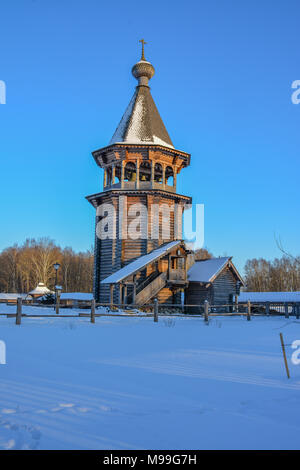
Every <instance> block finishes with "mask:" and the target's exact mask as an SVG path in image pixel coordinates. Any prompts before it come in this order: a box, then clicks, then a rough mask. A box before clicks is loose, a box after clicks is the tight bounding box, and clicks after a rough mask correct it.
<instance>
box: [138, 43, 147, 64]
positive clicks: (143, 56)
mask: <svg viewBox="0 0 300 470" xmlns="http://www.w3.org/2000/svg"><path fill="white" fill-rule="evenodd" d="M139 42H141V43H142V57H141V60H146V59H145V55H144V46H145V44H147V43H146V41H145V39H140V40H139Z"/></svg>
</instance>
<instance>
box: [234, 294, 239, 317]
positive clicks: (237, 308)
mask: <svg viewBox="0 0 300 470" xmlns="http://www.w3.org/2000/svg"><path fill="white" fill-rule="evenodd" d="M235 312H236V313H239V296H238V295H236V296H235Z"/></svg>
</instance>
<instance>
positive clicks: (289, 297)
mask: <svg viewBox="0 0 300 470" xmlns="http://www.w3.org/2000/svg"><path fill="white" fill-rule="evenodd" d="M248 300H250V302H300V292H241V293H240V295H239V302H247V301H248Z"/></svg>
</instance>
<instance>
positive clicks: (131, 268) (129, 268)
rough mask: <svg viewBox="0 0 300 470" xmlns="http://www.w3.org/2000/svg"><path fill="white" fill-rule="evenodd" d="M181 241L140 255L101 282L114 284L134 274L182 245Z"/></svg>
mask: <svg viewBox="0 0 300 470" xmlns="http://www.w3.org/2000/svg"><path fill="white" fill-rule="evenodd" d="M181 243H182V241H181V240H175V241H172V242H170V243H167V244H165V245H162V246H160V247H159V248H157V249H156V250H153V251H151V253H148V254H147V255H143V256H140V257H139V258H138V259H136V260H135V261H132V263H129V264H127V265H126V266H124V268H121V269H119V270H118V271H117V272H115V273H113V274H111V275H110V276H108V277H107V278H105V279H103V281H101V283H102V284H114V283H117V282H120V281H122V280H123V279H125V278H126V277H128V276H131V275H132V274H134V273H136V272H137V271H139V270H140V269H143V268H144V267H145V266H147V265H148V264H149V263H153V262H154V261H156V260H157V259H159V258H160V257H161V256H163V255H165V254H167V253H168V251H170V250H172V249H173V248H175V247H176V246H177V245H180V244H181Z"/></svg>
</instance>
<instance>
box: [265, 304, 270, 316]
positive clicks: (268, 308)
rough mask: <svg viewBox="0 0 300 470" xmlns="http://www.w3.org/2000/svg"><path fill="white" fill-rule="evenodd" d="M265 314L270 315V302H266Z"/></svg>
mask: <svg viewBox="0 0 300 470" xmlns="http://www.w3.org/2000/svg"><path fill="white" fill-rule="evenodd" d="M266 314H267V315H268V316H269V315H270V302H266Z"/></svg>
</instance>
